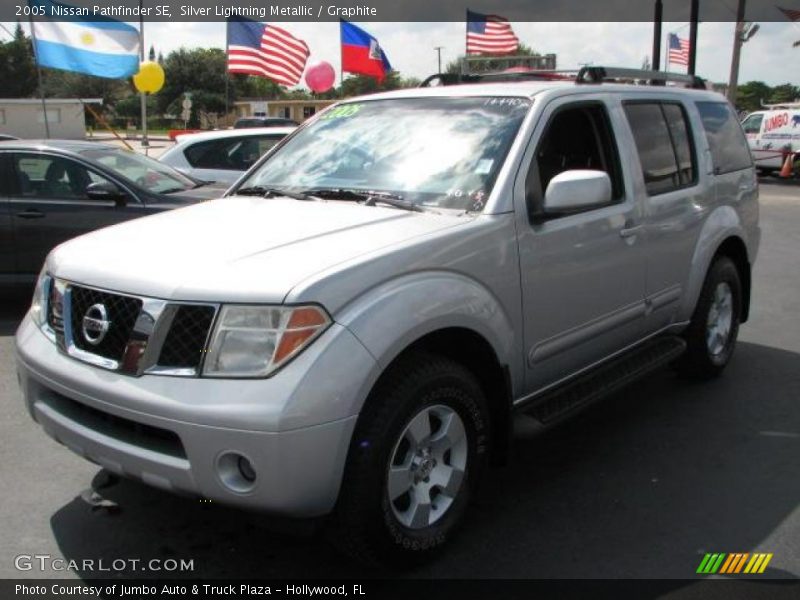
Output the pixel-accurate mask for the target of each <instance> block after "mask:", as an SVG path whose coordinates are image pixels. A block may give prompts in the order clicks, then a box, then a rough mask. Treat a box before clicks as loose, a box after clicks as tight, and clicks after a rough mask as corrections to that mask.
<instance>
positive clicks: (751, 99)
mask: <svg viewBox="0 0 800 600" xmlns="http://www.w3.org/2000/svg"><path fill="white" fill-rule="evenodd" d="M771 93H772V90H771V88H770V87H769V86H768V85H767V84H766V83H764V82H763V81H748V82H747V83H745V84H742V85H740V86H739V87H738V88H737V92H736V106H737V108H739V109H740V110H745V111H747V112H751V111H754V110H758V109H760V108H761V101H762V100H763V101H764V102H767V101H768V100H769V97H770V95H771Z"/></svg>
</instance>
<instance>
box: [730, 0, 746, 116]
mask: <svg viewBox="0 0 800 600" xmlns="http://www.w3.org/2000/svg"><path fill="white" fill-rule="evenodd" d="M744 4H745V0H739V6H737V7H736V27H734V29H733V54H732V55H731V75H730V77H729V78H728V100H730V103H731V104H733V105H734V106H736V88H737V87H739V59H740V57H741V55H742V42H743V40H742V33H743V32H744Z"/></svg>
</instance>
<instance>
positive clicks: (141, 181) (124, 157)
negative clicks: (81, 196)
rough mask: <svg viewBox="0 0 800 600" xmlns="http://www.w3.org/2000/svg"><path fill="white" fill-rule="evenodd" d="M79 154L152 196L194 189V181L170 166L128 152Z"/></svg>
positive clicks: (107, 150)
mask: <svg viewBox="0 0 800 600" xmlns="http://www.w3.org/2000/svg"><path fill="white" fill-rule="evenodd" d="M81 154H82V155H83V156H85V157H87V158H89V159H91V160H94V161H96V162H98V163H100V164H101V165H103V166H105V167H107V168H109V169H111V170H112V171H114V172H115V173H117V174H118V175H121V176H122V177H125V178H127V179H129V180H131V181H133V182H135V183H136V184H138V185H139V186H141V187H143V188H144V189H146V190H147V191H149V192H153V193H156V194H169V193H172V192H183V191H185V190H190V189H192V188H194V187H197V183H196V182H195V181H193V180H192V179H189V178H188V177H186V176H185V175H182V174H181V173H179V172H178V171H176V170H175V169H173V168H172V167H169V166H167V165H165V164H162V163H160V162H157V161H155V160H153V159H152V158H148V157H147V156H142V155H141V154H137V153H136V152H131V151H130V150H122V149H118V148H91V149H90V150H84V151H82V152H81Z"/></svg>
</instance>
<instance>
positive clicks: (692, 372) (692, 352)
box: [678, 256, 742, 379]
mask: <svg viewBox="0 0 800 600" xmlns="http://www.w3.org/2000/svg"><path fill="white" fill-rule="evenodd" d="M741 310H742V284H741V280H740V278H739V271H738V270H737V268H736V265H735V264H734V263H733V261H732V260H731V259H730V258H728V257H727V256H721V257H719V258H717V259H716V260H715V261H714V263H713V264H712V265H711V268H710V269H709V270H708V274H707V275H706V280H705V282H704V283H703V289H702V290H701V292H700V298H699V299H698V301H697V306H696V308H695V311H694V315H692V320H691V322H690V324H689V327H688V328H687V329H686V332H685V333H684V338H685V340H686V344H687V348H686V353H685V354H684V355H683V357H681V359H680V360H679V361H678V368H679V370H680V371H681V372H682V373H683V374H685V375H688V376H690V377H693V378H696V379H710V378H712V377H717V376H718V375H720V374H721V373H722V371H723V370H724V369H725V367H726V366H727V364H728V362H730V359H731V356H732V355H733V350H734V348H735V346H736V337H737V335H738V333H739V323H740V319H741Z"/></svg>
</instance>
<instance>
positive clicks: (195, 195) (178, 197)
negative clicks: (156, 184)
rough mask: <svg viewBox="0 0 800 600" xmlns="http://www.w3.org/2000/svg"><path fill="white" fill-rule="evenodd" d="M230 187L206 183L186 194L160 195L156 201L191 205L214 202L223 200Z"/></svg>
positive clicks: (185, 192) (187, 191)
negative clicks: (207, 201)
mask: <svg viewBox="0 0 800 600" xmlns="http://www.w3.org/2000/svg"><path fill="white" fill-rule="evenodd" d="M227 189H228V185H227V184H223V183H206V184H203V185H201V186H200V187H196V188H193V189H191V190H186V191H184V192H173V193H171V194H159V195H158V198H157V199H156V201H157V202H158V201H161V202H164V203H176V204H191V203H192V202H201V201H203V200H214V199H216V198H222V196H223V194H224V193H225V192H226V191H227Z"/></svg>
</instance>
